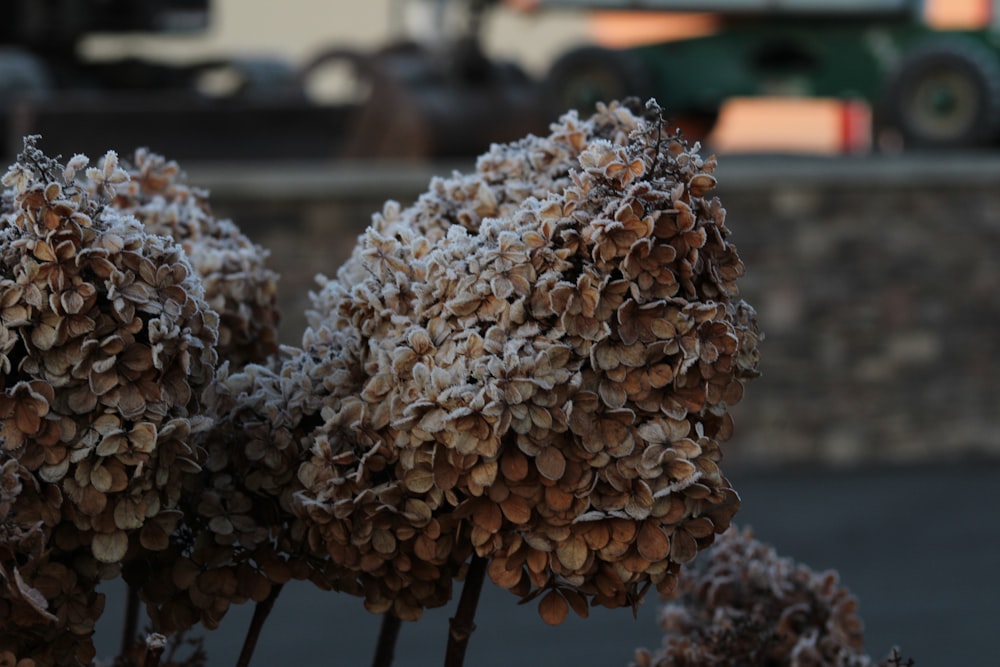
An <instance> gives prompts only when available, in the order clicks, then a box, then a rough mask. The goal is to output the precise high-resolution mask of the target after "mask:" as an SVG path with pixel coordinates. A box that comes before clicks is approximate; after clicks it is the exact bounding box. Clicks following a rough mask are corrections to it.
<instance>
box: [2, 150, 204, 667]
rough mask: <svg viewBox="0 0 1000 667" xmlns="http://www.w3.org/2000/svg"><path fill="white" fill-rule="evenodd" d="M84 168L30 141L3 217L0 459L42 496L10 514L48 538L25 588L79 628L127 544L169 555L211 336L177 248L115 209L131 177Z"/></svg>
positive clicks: (110, 161) (110, 168)
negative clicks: (67, 604) (66, 601)
mask: <svg viewBox="0 0 1000 667" xmlns="http://www.w3.org/2000/svg"><path fill="white" fill-rule="evenodd" d="M87 164H88V161H87V159H86V158H85V157H83V156H75V157H74V158H73V159H71V160H70V161H69V163H68V164H67V165H65V166H63V165H61V164H59V163H57V162H56V161H55V160H52V159H50V158H48V157H46V156H45V155H43V154H42V153H41V151H39V150H38V149H37V148H36V147H35V145H34V140H33V139H28V140H26V142H25V149H24V151H23V152H22V153H21V155H20V156H19V157H18V160H17V162H16V163H15V164H14V165H13V166H12V167H11V168H10V170H9V171H8V172H7V174H6V175H5V176H4V178H3V184H4V185H5V186H6V187H7V188H9V190H8V193H7V195H6V196H5V197H4V202H5V206H9V208H5V210H4V211H3V215H2V219H0V308H2V310H0V325H2V326H0V368H2V370H3V376H2V378H3V379H2V385H0V389H2V394H0V447H2V456H3V461H4V462H7V461H14V462H16V463H17V465H18V466H20V468H19V469H20V470H21V473H19V474H21V475H22V478H23V477H24V475H27V477H28V478H29V479H30V481H31V484H24V483H22V486H23V487H24V488H31V489H33V491H32V492H31V493H21V494H20V495H19V496H18V497H17V499H16V500H15V501H14V502H13V507H12V510H11V511H12V512H13V513H14V516H17V517H20V518H19V519H18V521H25V520H27V519H25V517H37V520H38V521H41V522H42V523H43V524H44V526H45V527H46V530H47V531H49V532H48V534H47V536H46V542H47V544H46V557H45V558H44V559H39V560H38V561H37V565H35V567H36V568H37V569H38V571H41V570H42V569H44V576H43V575H41V574H40V575H38V576H40V577H42V578H43V579H44V580H45V581H47V582H49V583H47V584H44V585H42V584H39V585H32V587H33V589H34V590H36V591H39V592H40V593H41V595H42V598H43V599H45V600H47V601H48V604H49V605H50V606H52V605H55V608H58V607H59V605H60V602H59V600H60V599H61V598H60V596H69V597H72V598H73V599H74V604H76V605H77V606H78V607H79V608H83V607H86V608H87V609H86V610H85V611H83V612H80V613H79V614H75V615H74V614H72V613H71V614H69V615H67V616H66V617H65V618H63V617H62V616H60V617H59V618H60V622H61V623H69V624H70V626H69V627H70V628H71V629H73V628H80V627H82V625H81V624H82V623H83V621H82V620H80V619H79V618H78V617H81V615H82V616H88V615H93V614H94V613H96V614H97V615H99V613H100V608H99V605H96V604H94V603H93V601H90V602H88V601H87V596H92V595H93V591H92V583H93V582H96V580H97V579H98V578H99V577H100V576H101V575H103V574H107V572H108V569H109V568H108V567H107V566H108V565H112V566H116V565H117V564H118V563H119V562H121V561H122V560H123V559H124V558H125V556H126V552H127V551H128V549H129V545H130V537H131V538H133V540H132V544H133V546H134V547H135V548H138V549H151V550H156V549H163V548H165V547H166V546H167V544H168V536H169V535H170V533H171V532H172V531H173V528H174V526H175V525H176V522H177V518H178V511H177V509H176V506H177V503H178V500H179V496H180V491H181V485H182V481H183V478H184V477H185V476H186V475H189V474H192V473H194V472H197V471H198V470H199V462H198V458H199V455H198V454H197V453H196V452H195V450H194V447H193V445H192V441H191V435H192V433H193V432H195V431H197V430H198V429H200V428H203V426H204V425H205V424H206V420H205V419H204V418H203V417H201V415H200V413H201V412H202V407H201V394H202V392H203V391H204V390H205V388H206V387H207V386H208V384H209V382H210V381H211V380H212V377H213V374H214V367H215V363H216V352H215V343H216V336H217V327H218V317H217V315H216V314H215V313H214V311H212V310H211V309H210V308H209V307H208V304H207V303H205V301H204V298H203V290H202V287H201V285H200V282H199V281H198V279H197V277H196V276H195V274H194V272H193V271H192V269H191V267H190V264H189V263H188V261H187V259H186V257H185V255H184V252H183V250H182V249H181V248H180V246H178V245H176V244H175V243H174V242H172V241H170V240H169V239H167V238H166V237H163V236H159V235H153V234H149V233H148V232H146V231H145V230H144V228H143V227H142V225H141V224H140V223H139V222H138V221H136V220H135V219H134V218H132V217H130V216H123V215H121V214H120V213H118V212H117V211H116V210H115V209H114V208H113V207H111V206H109V205H108V203H109V201H110V200H111V198H112V197H113V196H114V192H115V188H116V187H118V186H120V185H121V184H122V183H125V182H126V181H127V179H128V176H127V174H125V173H124V171H122V170H121V169H120V168H119V167H118V164H117V159H116V157H115V155H114V154H113V153H109V154H108V155H106V156H105V157H104V158H103V159H102V160H101V161H100V162H99V163H98V165H97V166H96V167H91V168H86V167H87ZM84 169H86V170H85V171H84V172H83V174H82V178H80V179H78V178H77V175H78V172H80V171H81V170H84ZM4 465H6V463H5V464H4ZM56 570H59V572H62V570H66V572H62V573H61V574H60V573H58V572H56ZM22 573H23V572H22ZM71 573H72V574H71ZM46 577H49V578H52V580H53V581H57V583H55V584H52V582H51V581H50V579H47V578H46ZM75 578H76V579H78V581H76V582H75V583H74V579H75ZM26 581H27V579H26ZM29 585H30V584H29ZM49 593H51V594H52V596H54V597H51V598H50V597H49ZM53 613H55V612H53ZM88 618H89V616H88ZM91 627H92V625H91ZM74 631H75V630H74ZM90 650H92V647H91V649H90ZM18 655H21V653H20V652H18ZM31 657H33V658H35V659H36V660H38V658H37V656H34V655H32V656H31Z"/></svg>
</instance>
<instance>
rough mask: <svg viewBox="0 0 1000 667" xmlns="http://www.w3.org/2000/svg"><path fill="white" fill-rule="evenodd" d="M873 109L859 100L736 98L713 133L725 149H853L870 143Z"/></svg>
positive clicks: (717, 148) (715, 141)
mask: <svg viewBox="0 0 1000 667" xmlns="http://www.w3.org/2000/svg"><path fill="white" fill-rule="evenodd" d="M870 128H871V111H870V110H869V109H868V107H867V106H866V105H864V104H861V103H859V102H856V101H848V102H845V101H842V100H832V99H808V98H795V99H788V98H775V97H758V98H737V99H733V100H730V101H729V102H727V103H726V104H724V105H723V107H722V112H721V113H720V114H719V122H718V125H717V126H716V129H715V131H714V132H713V133H712V136H711V140H710V142H709V143H710V144H711V148H712V150H715V151H718V152H720V153H761V152H767V153H828V154H841V153H854V152H862V151H865V150H868V149H869V148H870V146H871V129H870Z"/></svg>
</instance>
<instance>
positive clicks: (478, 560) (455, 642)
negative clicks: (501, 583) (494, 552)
mask: <svg viewBox="0 0 1000 667" xmlns="http://www.w3.org/2000/svg"><path fill="white" fill-rule="evenodd" d="M485 578H486V559H485V558H482V557H480V556H475V555H474V556H473V557H472V562H470V563H469V569H468V571H467V572H466V573H465V585H464V586H463V587H462V597H461V598H460V599H459V601H458V609H457V610H456V611H455V616H454V617H453V618H452V619H451V621H450V627H449V629H448V650H447V652H446V653H445V656H444V667H462V664H463V663H464V662H465V649H466V648H468V646H469V637H471V636H472V633H473V631H474V630H475V629H476V623H475V617H476V607H477V606H478V605H479V594H480V593H481V592H482V590H483V581H484V579H485Z"/></svg>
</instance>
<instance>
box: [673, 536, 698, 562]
mask: <svg viewBox="0 0 1000 667" xmlns="http://www.w3.org/2000/svg"><path fill="white" fill-rule="evenodd" d="M697 554H698V543H697V542H695V539H694V537H692V536H691V533H689V532H687V531H686V530H675V531H674V536H673V539H672V540H671V544H670V560H672V561H674V562H675V563H681V564H683V563H688V562H690V561H692V560H693V559H694V557H695V556H696V555H697Z"/></svg>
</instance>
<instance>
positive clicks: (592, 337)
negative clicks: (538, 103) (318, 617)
mask: <svg viewBox="0 0 1000 667" xmlns="http://www.w3.org/2000/svg"><path fill="white" fill-rule="evenodd" d="M663 125H664V124H663V123H662V122H661V120H660V118H659V116H658V110H655V109H654V110H652V111H651V112H650V113H648V114H645V115H643V114H637V113H635V112H633V111H631V110H630V109H628V108H626V107H624V106H621V105H611V106H608V107H600V108H599V110H598V113H597V114H596V115H595V116H594V117H593V118H590V119H587V120H581V119H580V118H578V117H577V116H576V115H575V114H570V115H567V116H566V117H564V118H563V119H562V120H561V121H560V122H559V123H557V124H556V125H555V126H554V128H553V132H552V134H551V135H550V136H548V137H544V138H536V137H530V138H527V139H525V140H523V141H521V142H518V143H515V144H510V145H506V146H496V147H494V148H493V149H492V150H491V151H490V153H488V154H487V155H485V156H483V157H482V158H480V160H479V162H478V163H477V170H476V172H475V173H474V174H469V175H461V174H455V175H454V176H453V177H451V178H448V179H443V178H439V179H435V180H434V181H433V182H432V183H431V186H430V189H429V191H428V192H427V193H425V194H424V195H423V196H421V197H420V199H419V200H418V201H417V203H416V204H415V205H413V206H412V207H409V208H406V209H403V208H400V207H399V206H398V205H395V204H390V205H387V206H386V207H385V209H384V210H383V212H382V213H381V214H379V215H376V216H375V217H374V219H373V224H372V226H371V227H370V228H369V229H368V231H367V232H366V233H365V234H364V235H363V236H362V237H361V239H360V240H359V245H358V247H357V249H356V251H355V252H354V254H353V256H352V257H351V259H350V260H349V261H348V262H347V263H346V264H345V266H344V267H343V268H342V269H341V270H340V272H339V273H338V275H337V278H336V279H335V280H329V281H325V282H324V283H323V285H322V289H321V290H320V291H319V292H318V293H317V294H316V295H314V297H313V310H312V311H311V312H310V313H309V322H310V327H311V328H310V331H309V332H308V333H307V335H306V340H305V346H306V347H307V348H308V347H309V346H310V345H312V344H314V341H315V340H318V339H322V338H323V337H324V336H329V333H328V332H330V331H336V332H339V335H340V336H342V337H343V338H344V339H345V340H349V341H350V346H349V347H350V353H349V354H347V355H345V356H343V357H341V358H342V359H343V360H344V361H345V364H346V365H345V367H344V371H343V376H344V377H349V378H350V382H349V385H351V386H356V387H357V390H356V392H355V391H354V390H351V389H348V390H342V391H339V392H338V390H335V389H330V390H329V391H330V394H329V396H326V397H323V398H322V404H323V407H322V409H321V411H320V414H321V416H322V424H321V425H320V426H319V427H318V428H316V429H315V430H314V431H313V432H312V434H311V435H310V440H311V443H312V445H311V449H310V450H309V454H308V457H309V458H308V460H307V461H306V462H305V463H304V464H303V465H302V467H301V468H300V469H299V481H300V483H301V484H302V487H303V488H302V490H301V491H300V492H299V493H298V494H297V495H296V503H295V505H294V510H295V511H296V513H297V514H298V515H299V516H300V517H302V520H303V521H304V523H305V524H306V525H307V527H308V531H309V535H310V537H309V543H310V545H311V546H312V547H314V548H317V549H318V550H319V551H320V553H323V554H326V555H328V556H329V557H330V558H331V559H332V560H333V561H334V562H336V563H338V564H341V565H342V566H344V567H346V568H347V569H349V570H353V571H354V572H355V573H356V576H357V577H358V578H359V580H360V581H361V582H362V585H363V587H364V589H365V595H366V598H367V603H368V605H369V607H370V608H373V609H377V610H386V609H390V608H392V609H393V610H394V611H396V612H397V613H399V614H408V615H416V614H418V613H419V611H420V609H421V608H422V607H424V606H430V605H432V604H440V603H441V602H442V601H443V599H446V598H442V597H441V591H440V590H437V589H434V588H432V587H430V585H429V583H428V577H430V576H433V577H438V578H440V577H442V576H447V575H448V574H449V573H454V572H456V571H457V563H460V562H461V561H462V560H464V559H465V558H466V556H467V554H468V553H469V551H470V550H474V551H475V552H476V553H477V554H479V555H480V556H483V557H488V558H490V559H491V563H490V568H489V573H490V576H491V577H492V578H493V580H494V581H495V582H496V583H497V584H499V585H501V586H503V587H505V588H508V589H510V590H512V591H514V592H516V593H517V594H519V595H521V596H523V597H525V598H532V597H535V596H541V609H540V610H541V613H542V615H543V617H544V618H545V619H546V620H547V621H549V622H558V621H560V620H561V619H562V618H563V617H564V616H565V612H566V610H567V609H569V608H573V609H575V610H578V609H584V610H585V609H586V606H587V604H588V603H596V604H602V605H605V606H609V607H617V606H626V605H635V604H637V603H638V601H639V599H640V598H641V596H642V593H643V592H644V591H645V590H646V589H647V588H648V587H649V586H650V585H655V586H656V587H657V589H659V590H660V591H661V592H668V591H670V590H672V588H673V587H674V585H675V584H676V573H677V571H678V570H679V568H680V566H681V565H682V564H684V563H687V562H689V561H690V560H692V559H693V558H694V556H695V554H696V553H697V552H698V550H699V549H701V548H703V547H705V546H707V545H708V544H710V543H711V542H712V540H713V539H714V536H715V535H716V534H717V533H719V532H721V531H723V530H725V528H726V527H727V526H728V525H729V522H730V520H731V518H732V515H733V514H734V513H735V511H736V508H737V507H738V504H739V500H738V497H737V495H736V493H735V492H734V491H733V490H732V489H731V488H730V486H729V483H728V481H727V480H726V479H725V477H724V476H723V475H722V474H721V471H720V469H719V466H718V462H719V460H720V458H721V453H720V448H719V442H720V441H721V440H724V439H725V438H726V437H727V436H728V434H729V431H730V430H731V428H730V421H729V417H728V415H727V410H728V407H729V405H731V404H733V403H735V402H736V401H737V400H739V398H740V397H741V396H742V383H743V382H744V381H745V380H747V379H749V378H751V377H754V376H755V375H756V364H757V351H756V350H757V341H758V338H759V335H758V333H757V328H756V322H755V318H754V314H753V310H752V309H751V308H750V307H749V306H747V305H746V304H744V303H742V302H740V301H737V300H736V296H737V292H736V288H735V282H734V281H735V280H736V278H737V277H738V276H739V275H741V274H742V264H741V263H740V261H739V257H738V255H737V254H736V251H735V249H734V248H733V246H732V245H730V244H729V243H728V241H727V240H726V237H727V236H728V233H729V232H728V230H727V229H726V227H725V224H724V210H723V209H722V207H721V206H720V205H719V204H718V202H717V200H709V199H706V195H707V194H708V192H709V191H710V190H711V188H712V187H714V185H715V177H714V176H713V175H712V171H713V170H714V166H715V163H714V159H703V158H701V157H700V156H699V155H698V153H697V146H695V147H693V148H692V147H690V146H688V145H687V144H685V143H684V141H683V140H682V139H681V138H680V137H679V136H674V135H670V134H668V133H667V132H666V131H665V128H664V126H663ZM344 391H346V393H344ZM413 507H418V508H420V511H414V510H412V509H408V508H413ZM424 508H426V509H424Z"/></svg>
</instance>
